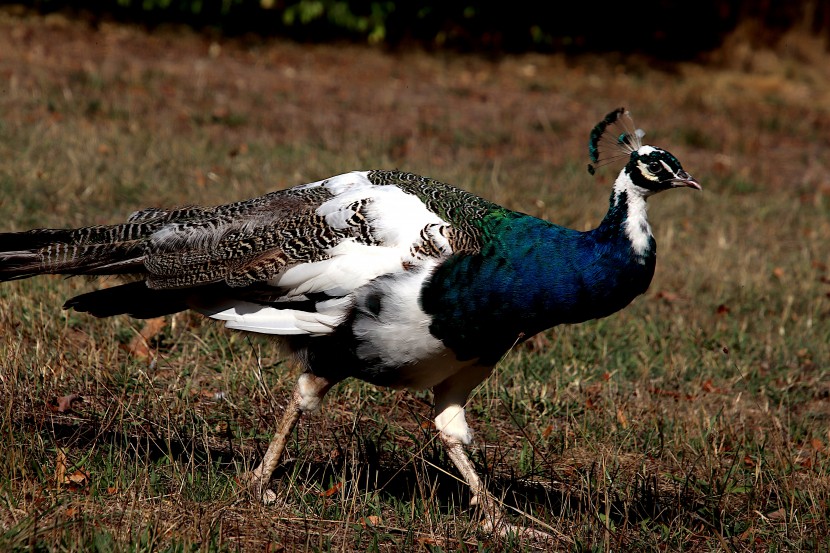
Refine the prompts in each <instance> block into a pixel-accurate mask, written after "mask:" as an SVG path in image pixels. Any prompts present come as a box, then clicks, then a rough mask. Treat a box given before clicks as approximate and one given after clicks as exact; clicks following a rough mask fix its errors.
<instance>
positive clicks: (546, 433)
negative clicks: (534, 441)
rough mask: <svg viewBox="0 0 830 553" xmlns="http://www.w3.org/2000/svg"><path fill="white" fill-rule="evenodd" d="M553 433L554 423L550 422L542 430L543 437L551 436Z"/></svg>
mask: <svg viewBox="0 0 830 553" xmlns="http://www.w3.org/2000/svg"><path fill="white" fill-rule="evenodd" d="M551 434H553V425H552V424H549V425H547V426H546V427H545V429H544V430H542V437H543V438H550V435H551Z"/></svg>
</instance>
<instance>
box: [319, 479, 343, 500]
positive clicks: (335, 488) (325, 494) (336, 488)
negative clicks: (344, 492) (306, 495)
mask: <svg viewBox="0 0 830 553" xmlns="http://www.w3.org/2000/svg"><path fill="white" fill-rule="evenodd" d="M342 486H343V482H338V483H337V484H335V485H334V486H332V487H331V488H329V489H327V490H326V491H324V492H320V497H331V496H333V495H334V494H336V493H337V492H339V491H340V488H341V487H342Z"/></svg>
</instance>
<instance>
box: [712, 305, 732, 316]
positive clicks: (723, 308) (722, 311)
mask: <svg viewBox="0 0 830 553" xmlns="http://www.w3.org/2000/svg"><path fill="white" fill-rule="evenodd" d="M729 311H731V310H730V309H729V306H728V305H725V304H723V303H722V304H720V305H719V306H718V308H717V309H715V313H716V314H717V315H728V314H729Z"/></svg>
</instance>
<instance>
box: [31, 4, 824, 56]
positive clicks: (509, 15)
mask: <svg viewBox="0 0 830 553" xmlns="http://www.w3.org/2000/svg"><path fill="white" fill-rule="evenodd" d="M22 5H23V6H28V7H30V8H33V9H35V10H37V11H38V12H39V13H53V12H61V13H64V14H67V15H69V16H70V17H81V18H83V19H86V20H88V21H89V22H90V23H92V24H93V25H98V24H100V23H102V22H105V21H119V22H129V23H138V24H141V25H145V26H146V27H148V28H150V29H153V28H157V27H159V26H164V25H170V24H172V25H185V26H188V27H191V28H194V29H197V30H199V31H202V32H208V33H211V34H218V35H224V36H247V37H249V38H252V37H274V36H280V37H285V38H289V39H292V40H296V41H300V42H309V43H320V42H342V41H348V42H359V43H366V42H367V41H368V42H370V43H373V44H382V45H385V46H387V47H389V48H398V47H402V46H409V45H418V46H420V47H423V48H428V49H433V48H439V49H450V50H458V51H475V52H483V53H490V54H498V53H507V52H526V51H538V52H552V51H558V52H570V53H583V52H617V53H622V54H630V53H640V54H646V55H649V56H652V57H655V58H657V59H664V60H680V59H691V58H694V57H695V56H697V55H699V54H701V53H703V52H706V51H709V50H712V49H714V48H717V47H718V46H719V45H720V44H721V42H722V41H723V39H724V37H725V36H726V35H727V34H729V33H730V32H731V31H732V30H734V29H735V27H736V25H737V24H738V23H739V22H741V21H754V22H755V23H756V24H757V28H758V29H759V31H758V36H757V37H756V38H757V40H758V41H759V43H769V42H770V41H774V40H776V39H777V37H779V36H781V34H782V33H783V32H784V31H786V30H788V29H791V28H793V27H794V26H799V27H800V28H803V29H804V30H807V31H809V32H815V33H822V32H824V33H826V32H828V31H830V4H828V3H827V2H811V1H809V0H800V1H789V2H788V1H784V0H773V1H769V2H760V3H759V2H751V1H748V0H706V1H702V2H683V1H681V0H670V1H666V0H646V1H645V2H640V3H638V4H636V5H632V4H630V3H623V2H617V3H605V4H601V5H596V4H593V3H588V2H568V3H562V2H555V3H539V2H531V1H526V0H520V1H518V2H512V3H510V4H509V5H507V4H503V3H498V2H493V3H475V2H467V1H459V0H452V1H447V2H434V1H424V0H422V1H417V2H394V3H393V2H380V1H372V0H350V1H348V2H339V1H336V0H323V1H317V2H310V1H308V0H275V1H262V0H238V1H235V2H202V1H201V0H179V1H173V2H166V1H161V0H156V1H154V0H120V1H116V0H111V1H100V0H99V1H94V0H86V1H82V2H73V1H71V0H34V1H29V2H25V1H24V2H22Z"/></svg>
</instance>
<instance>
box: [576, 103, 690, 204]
mask: <svg viewBox="0 0 830 553" xmlns="http://www.w3.org/2000/svg"><path fill="white" fill-rule="evenodd" d="M643 136H645V133H644V132H643V130H642V129H635V128H634V125H633V121H632V119H631V115H630V114H629V113H628V111H626V109H625V108H618V109H615V110H614V111H612V112H611V113H609V114H608V115H606V116H605V118H604V119H603V120H602V121H600V122H599V123H597V125H596V126H595V127H594V128H593V130H592V131H591V139H590V141H589V142H588V153H589V154H590V157H591V162H592V163H590V164H589V165H588V172H589V173H591V174H592V175H593V174H594V173H595V171H596V167H598V166H601V165H605V164H606V163H611V162H613V161H616V160H617V159H620V158H625V157H627V158H628V162H627V163H626V164H625V167H624V168H623V174H625V175H626V176H628V178H629V179H630V180H631V183H632V184H633V185H634V186H636V187H638V188H640V189H641V190H642V192H643V194H644V195H651V194H654V193H657V192H661V191H663V190H668V189H669V188H681V187H688V188H693V189H695V190H701V186H700V184H699V183H698V182H697V181H696V180H695V179H694V178H692V176H691V175H690V174H689V173H687V172H686V171H685V170H684V169H683V166H682V165H680V162H679V161H678V160H677V158H676V157H674V156H673V155H672V154H671V153H669V152H667V151H666V150H663V149H661V148H655V147H654V146H648V145H644V144H643V143H642V138H643ZM606 150H610V151H608V152H607V151H606Z"/></svg>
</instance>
